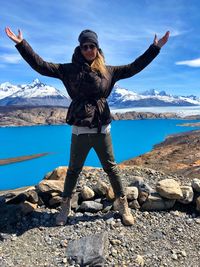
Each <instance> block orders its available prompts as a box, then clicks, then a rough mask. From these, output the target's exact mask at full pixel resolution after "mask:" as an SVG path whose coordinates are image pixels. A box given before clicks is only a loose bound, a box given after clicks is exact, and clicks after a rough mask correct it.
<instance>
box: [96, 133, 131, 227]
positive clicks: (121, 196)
mask: <svg viewBox="0 0 200 267" xmlns="http://www.w3.org/2000/svg"><path fill="white" fill-rule="evenodd" d="M93 147H94V149H95V151H96V153H97V155H98V157H99V159H100V161H101V164H102V166H103V169H104V171H105V172H106V173H107V174H108V176H109V179H110V182H111V185H112V187H113V191H114V193H115V197H116V200H115V203H114V204H115V205H114V207H115V209H116V210H118V211H119V213H120V215H121V216H122V221H123V223H124V224H125V225H133V224H134V218H133V215H132V214H131V210H130V209H129V207H128V202H127V198H126V196H125V193H124V190H123V187H122V182H121V178H120V174H119V170H118V167H117V164H116V162H115V160H114V155H113V148H112V140H111V135H110V134H98V135H97V136H96V137H95V136H94V142H93Z"/></svg>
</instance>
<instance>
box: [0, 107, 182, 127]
mask: <svg viewBox="0 0 200 267" xmlns="http://www.w3.org/2000/svg"><path fill="white" fill-rule="evenodd" d="M66 115H67V108H61V107H45V106H44V107H3V108H1V107H0V126H31V125H52V124H64V123H65V119H66ZM112 118H113V120H136V119H171V118H178V116H177V115H176V114H175V113H169V112H168V113H152V112H135V111H132V112H125V113H114V114H112Z"/></svg>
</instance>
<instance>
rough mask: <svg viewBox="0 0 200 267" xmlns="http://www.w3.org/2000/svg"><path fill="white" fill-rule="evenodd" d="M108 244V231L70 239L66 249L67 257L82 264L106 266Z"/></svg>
mask: <svg viewBox="0 0 200 267" xmlns="http://www.w3.org/2000/svg"><path fill="white" fill-rule="evenodd" d="M108 244H109V243H108V235H107V233H100V234H95V235H90V236H87V237H82V238H80V239H79V240H73V241H70V242H69V244H68V246H67V251H66V254H67V258H68V260H72V261H75V263H76V264H79V265H80V266H104V263H105V258H106V256H107V255H106V253H107V250H108ZM69 264H70V262H69Z"/></svg>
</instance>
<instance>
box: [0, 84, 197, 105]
mask: <svg viewBox="0 0 200 267" xmlns="http://www.w3.org/2000/svg"><path fill="white" fill-rule="evenodd" d="M70 102H71V99H70V97H69V96H68V95H67V93H66V95H64V94H63V93H62V92H60V91H59V90H57V89H55V88H54V87H53V86H49V85H46V84H44V83H42V82H40V81H39V80H38V79H35V80H34V81H33V82H32V83H30V84H21V85H13V84H11V83H9V82H6V83H2V84H0V106H64V107H68V106H69V104H70ZM108 103H109V105H110V106H111V107H112V108H131V107H153V106H193V105H200V98H199V97H197V96H194V95H190V96H173V95H170V94H167V93H166V92H165V91H160V92H159V91H157V90H155V89H151V90H148V91H145V92H143V93H141V94H138V93H136V92H133V91H130V90H127V89H124V88H121V87H119V86H118V85H115V86H114V88H113V90H112V93H111V94H110V96H109V98H108Z"/></svg>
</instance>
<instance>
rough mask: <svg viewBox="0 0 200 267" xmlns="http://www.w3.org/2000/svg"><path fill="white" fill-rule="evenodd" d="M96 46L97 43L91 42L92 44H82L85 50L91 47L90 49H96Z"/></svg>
mask: <svg viewBox="0 0 200 267" xmlns="http://www.w3.org/2000/svg"><path fill="white" fill-rule="evenodd" d="M95 48H96V45H94V44H90V45H82V46H81V49H82V50H83V51H87V50H88V49H90V50H94V49H95Z"/></svg>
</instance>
